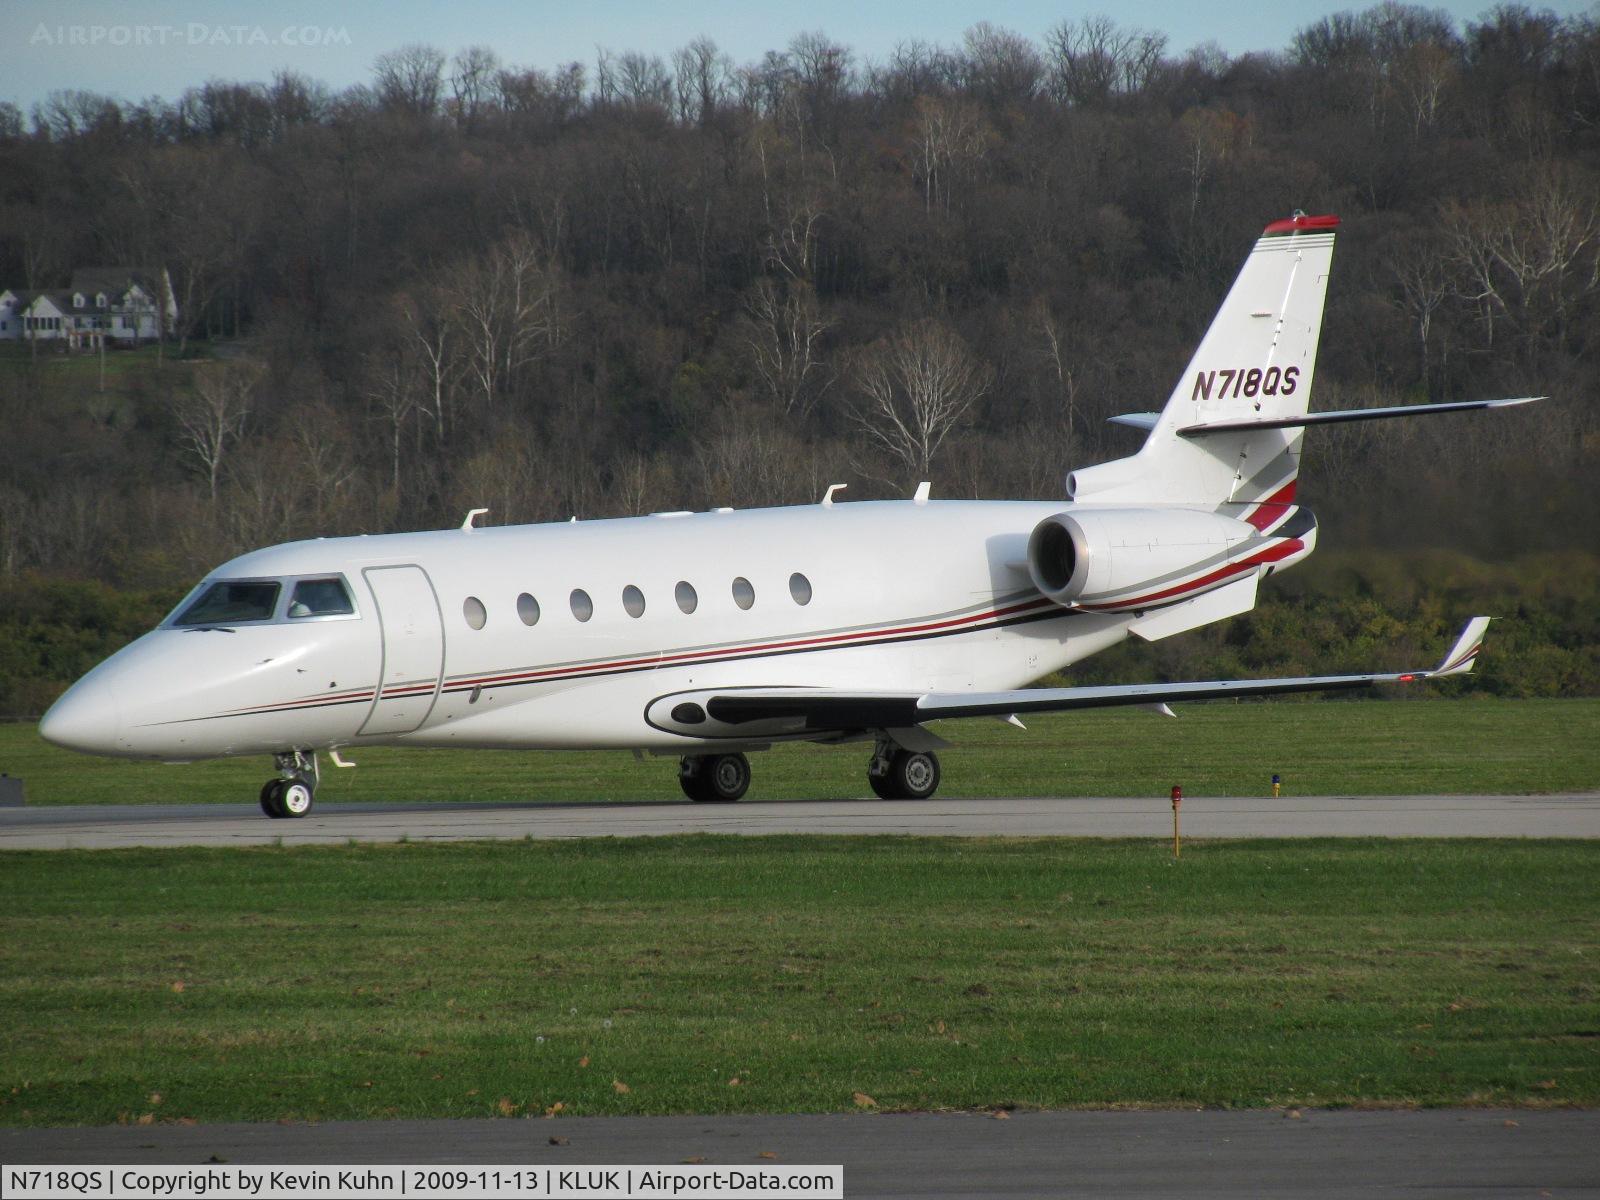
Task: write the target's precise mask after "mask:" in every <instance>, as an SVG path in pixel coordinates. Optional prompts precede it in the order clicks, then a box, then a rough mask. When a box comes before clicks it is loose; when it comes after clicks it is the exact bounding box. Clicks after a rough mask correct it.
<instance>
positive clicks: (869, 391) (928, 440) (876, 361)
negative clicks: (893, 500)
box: [850, 318, 994, 478]
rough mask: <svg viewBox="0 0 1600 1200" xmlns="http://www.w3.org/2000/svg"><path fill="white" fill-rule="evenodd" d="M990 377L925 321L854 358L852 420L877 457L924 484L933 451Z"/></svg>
mask: <svg viewBox="0 0 1600 1200" xmlns="http://www.w3.org/2000/svg"><path fill="white" fill-rule="evenodd" d="M993 377H994V372H993V370H992V369H991V368H990V367H989V366H988V365H986V364H984V363H981V362H979V361H978V360H977V359H976V358H974V357H973V355H972V352H971V351H970V350H968V349H967V344H966V342H964V341H963V340H962V338H961V335H960V334H958V333H956V332H955V331H954V330H953V329H951V328H950V327H949V326H947V325H945V324H944V323H943V322H940V321H937V320H933V319H927V318H925V319H923V320H919V321H916V322H913V323H912V324H910V325H908V326H906V327H904V328H903V329H901V331H900V332H899V333H896V334H895V335H893V336H892V337H889V338H884V339H880V340H879V341H877V342H874V343H873V344H872V345H871V346H869V347H868V348H867V350H866V351H864V352H863V353H862V354H861V355H860V357H859V358H857V360H856V363H855V371H854V384H855V391H856V403H854V404H853V405H852V406H851V408H850V416H851V419H852V421H853V422H854V424H855V425H856V427H857V428H858V429H860V430H861V431H862V432H863V433H864V434H866V435H867V437H868V439H869V440H870V441H871V442H872V443H874V444H876V445H877V446H878V448H879V449H880V450H883V451H885V452H887V453H888V454H889V455H890V457H892V458H894V459H896V460H898V461H899V462H900V463H901V465H902V466H904V467H905V468H906V469H907V470H908V471H911V472H913V473H914V474H916V475H917V476H918V477H919V478H925V477H926V476H927V473H928V468H929V467H930V466H931V465H932V463H933V459H934V457H935V455H937V454H938V452H939V447H940V446H942V445H943V444H944V441H945V439H946V438H947V437H949V436H950V434H951V432H952V431H953V430H955V429H956V428H958V427H959V426H960V425H961V424H962V422H964V421H965V420H966V419H967V415H968V413H969V411H970V410H971V408H972V405H973V403H974V402H975V401H976V400H977V399H978V398H979V397H980V396H982V395H983V394H984V393H985V392H987V391H988V390H989V384H990V382H991V380H992V379H993Z"/></svg>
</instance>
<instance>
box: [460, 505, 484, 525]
mask: <svg viewBox="0 0 1600 1200" xmlns="http://www.w3.org/2000/svg"><path fill="white" fill-rule="evenodd" d="M488 511H489V510H488V509H487V508H474V509H471V510H470V511H469V512H468V513H467V519H466V520H465V521H463V522H461V528H462V529H464V530H472V529H476V528H477V526H476V525H474V524H473V522H474V521H476V520H477V519H478V518H479V517H481V516H483V515H484V514H485V513H486V512H488Z"/></svg>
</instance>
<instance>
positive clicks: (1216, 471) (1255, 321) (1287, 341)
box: [40, 214, 1536, 817]
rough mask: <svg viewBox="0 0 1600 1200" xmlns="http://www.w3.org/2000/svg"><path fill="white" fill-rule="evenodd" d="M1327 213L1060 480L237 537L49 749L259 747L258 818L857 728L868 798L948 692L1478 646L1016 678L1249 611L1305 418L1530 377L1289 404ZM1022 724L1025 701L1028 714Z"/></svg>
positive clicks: (729, 779)
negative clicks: (380, 784) (1126, 430)
mask: <svg viewBox="0 0 1600 1200" xmlns="http://www.w3.org/2000/svg"><path fill="white" fill-rule="evenodd" d="M1337 224H1338V220H1337V218H1334V217H1307V216H1304V215H1303V214H1296V216H1294V217H1293V218H1290V219H1288V220H1282V221H1275V222H1273V223H1272V224H1271V225H1269V226H1267V228H1266V231H1265V233H1264V234H1263V235H1262V237H1261V238H1260V240H1258V241H1257V242H1256V244H1255V248H1254V249H1253V250H1252V251H1251V253H1250V256H1249V258H1248V259H1247V260H1246V262H1245V264H1244V268H1243V270H1242V271H1241V272H1240V274H1239V277H1238V279H1237V280H1236V281H1235V283H1234V285H1233V288H1232V290H1231V291H1230V292H1229V293H1228V296H1227V299H1226V300H1225V301H1224V302H1223V305H1222V308H1221V310H1220V311H1219V312H1218V314H1217V317H1216V320H1215V321H1214V322H1213V324H1212V326H1211V329H1210V331H1209V332H1208V333H1207V334H1206V336H1205V339H1204V340H1203V341H1202V342H1201V343H1200V348H1199V350H1198V351H1197V352H1196V353H1195V356H1194V360H1193V361H1192V362H1191V363H1190V365H1189V368H1188V370H1186V371H1185V372H1184V374H1183V377H1182V378H1181V379H1180V380H1179V382H1178V386H1177V388H1176V390H1174V392H1173V393H1172V397H1171V399H1170V400H1169V401H1168V402H1167V405H1166V407H1165V408H1164V409H1163V410H1162V411H1161V412H1160V413H1143V414H1136V415H1133V416H1128V417H1120V418H1116V419H1117V420H1119V421H1122V422H1123V423H1125V424H1129V425H1133V426H1136V427H1139V428H1142V429H1145V430H1147V431H1148V432H1147V437H1146V439H1145V442H1144V445H1143V447H1142V448H1141V449H1140V450H1139V452H1138V453H1137V454H1134V455H1132V456H1131V457H1128V458H1122V459H1118V460H1116V461H1114V462H1107V463H1103V464H1101V465H1098V466H1092V467H1087V468H1083V469H1079V470H1077V471H1074V472H1073V473H1072V474H1070V475H1069V476H1068V477H1067V487H1066V490H1067V499H1066V501H1065V502H1062V501H1052V502H1043V503H1041V502H1011V501H1005V502H1000V501H982V502H979V501H970V502H969V501H936V500H932V499H929V495H928V485H927V484H923V485H922V486H921V487H920V488H918V489H917V494H916V496H915V498H914V499H910V500H899V501H877V502H862V503H854V504H836V503H834V502H833V493H834V492H835V491H836V490H837V485H836V486H835V487H833V488H829V489H828V495H826V496H825V497H823V499H822V501H821V503H820V504H812V505H805V506H796V507H790V508H772V509H758V510H751V511H743V512H736V511H733V510H731V509H717V510H715V511H713V512H701V513H688V512H671V513H657V514H655V515H653V516H646V517H635V518H629V519H626V520H606V521H592V522H583V523H578V522H569V523H563V524H550V525H530V526H518V527H505V528H478V527H476V526H475V524H474V520H475V518H476V516H477V515H478V514H479V512H481V511H482V510H475V511H474V512H473V513H472V514H469V515H468V517H467V519H466V521H465V523H463V525H462V526H461V527H460V528H457V529H449V530H441V531H436V532H428V533H402V534H386V535H382V536H363V537H346V538H327V539H317V540H315V541H303V542H292V543H288V544H286V545H281V546H273V547H269V548H268V549H265V550H257V551H255V552H253V553H250V554H246V555H243V556H242V557H239V558H235V559H234V560H233V561H231V562H228V563H225V564H223V565H222V566H221V567H219V568H217V570H215V571H214V572H212V573H211V574H210V575H209V576H207V577H206V578H205V579H204V580H202V581H201V582H200V584H199V585H198V586H197V587H196V588H195V589H194V591H193V592H192V593H191V594H190V595H189V596H188V597H187V598H186V599H185V600H184V601H183V602H182V603H181V604H180V605H178V607H177V609H176V610H174V612H173V613H172V615H171V616H169V617H168V618H167V619H166V620H165V621H163V622H162V623H161V625H160V626H159V627H158V628H156V629H154V630H153V631H151V632H150V633H147V634H145V635H144V636H143V637H141V638H139V639H138V640H137V641H135V642H133V643H132V644H131V645H129V646H127V647H125V648H124V649H122V650H120V651H118V652H117V653H116V654H114V655H113V656H112V657H111V658H109V659H107V660H106V661H105V662H103V663H101V664H100V665H99V666H98V667H96V668H95V669H94V670H93V671H91V672H90V673H89V674H88V675H86V676H84V677H83V678H82V679H81V680H79V681H78V682H77V683H76V684H74V685H73V687H72V688H70V689H69V690H68V691H67V693H66V694H65V695H63V696H62V697H61V699H60V700H58V701H57V702H56V703H55V705H54V706H53V707H52V708H51V709H50V711H49V712H48V713H46V714H45V717H44V720H43V723H42V724H41V726H40V732H41V733H42V734H43V736H44V737H45V738H46V739H48V740H49V741H51V742H54V743H56V744H58V745H61V746H68V747H71V748H73V749H75V750H81V751H84V752H87V753H91V754H106V755H120V756H122V757H127V758H141V759H159V760H167V761H184V762H186V761H191V760H195V759H205V758H216V757H223V756H233V755H246V754H262V755H271V756H272V757H273V758H274V760H275V762H276V766H277V769H278V776H277V777H275V778H273V779H271V780H269V781H268V782H267V783H266V785H265V786H264V787H263V788H262V790H261V796H260V799H261V807H262V809H263V810H264V811H265V812H266V813H267V815H269V816H272V817H299V816H303V815H305V814H306V813H307V812H308V811H310V809H311V807H312V802H313V798H314V794H315V789H316V786H317V780H318V769H317V764H318V752H319V751H321V752H328V753H329V755H330V756H331V757H332V759H333V760H334V761H335V762H341V763H342V760H341V759H340V758H339V752H340V750H342V749H346V748H352V747H353V748H359V747H361V746H364V745H379V744H384V745H402V746H456V747H473V748H481V749H494V748H505V749H565V748H579V747H583V748H595V747H601V748H615V749H619V750H634V751H648V752H652V753H658V754H669V755H673V756H678V757H680V758H681V763H680V767H679V782H680V784H681V786H682V788H683V790H684V792H685V793H687V794H688V795H689V796H690V797H692V798H693V799H695V800H707V801H711V800H721V801H730V800H737V799H739V798H740V797H741V796H742V795H744V792H745V789H746V788H747V787H748V785H749V782H750V766H749V762H748V760H747V759H746V757H745V753H746V752H747V751H751V750H757V749H765V748H767V747H769V746H771V745H772V744H773V743H776V742H785V741H812V742H826V743H840V742H864V743H871V744H872V746H873V751H872V757H871V759H870V763H869V766H868V771H867V779H868V783H869V784H870V786H871V788H872V790H873V791H874V792H876V793H877V794H878V795H879V796H883V797H902V798H921V797H926V796H930V795H932V794H933V792H934V789H935V788H936V787H937V786H938V783H939V763H938V759H937V758H936V757H935V755H934V750H935V749H936V748H938V747H939V746H942V745H944V744H946V743H944V742H943V741H942V740H941V739H940V738H939V737H938V736H937V735H936V734H934V733H932V732H931V731H930V730H929V729H928V728H927V725H928V723H929V722H932V721H940V720H945V719H949V718H954V717H978V716H986V717H999V718H1010V719H1012V720H1013V721H1016V719H1017V717H1018V715H1019V714H1026V713H1030V712H1041V711H1050V710H1063V709H1077V708H1096V707H1103V706H1113V705H1130V704H1135V705H1144V706H1147V707H1151V708H1155V709H1158V710H1163V711H1164V710H1165V706H1166V705H1167V704H1168V703H1169V702H1171V701H1177V700H1199V699H1211V698H1217V697H1225V696H1259V695H1270V694H1275V693H1279V692H1298V691H1310V690H1321V689H1334V688H1352V687H1367V686H1370V685H1373V684H1378V683H1387V682H1405V681H1410V680H1423V679H1431V678H1440V677H1443V676H1447V675H1457V674H1460V673H1463V672H1466V671H1468V670H1470V669H1471V667H1472V663H1473V659H1474V656H1475V655H1476V654H1477V651H1478V646H1479V643H1480V642H1481V640H1482V637H1483V632H1484V628H1485V626H1486V625H1487V619H1486V618H1483V617H1477V618H1474V619H1472V620H1471V621H1470V622H1469V623H1468V624H1467V626H1466V629H1465V631H1464V632H1463V633H1462V635H1461V637H1460V639H1459V640H1458V641H1457V642H1456V644H1455V645H1454V646H1453V647H1452V648H1451V650H1450V652H1449V653H1448V654H1447V655H1446V656H1445V658H1444V660H1443V661H1442V662H1441V663H1440V664H1439V665H1438V666H1437V667H1434V668H1432V669H1430V670H1417V671H1410V672H1406V673H1403V674H1367V675H1343V676H1317V677H1308V678H1298V679H1259V680H1228V681H1215V682H1205V683H1165V684H1147V685H1137V686H1125V687H1076V688H1037V689H1030V688H1027V687H1026V686H1025V685H1027V684H1028V683H1029V682H1030V681H1032V680H1035V679H1038V678H1039V677H1041V676H1043V675H1047V674H1049V673H1050V672H1053V671H1058V670H1060V669H1062V668H1063V667H1067V666H1069V665H1071V664H1072V663H1075V662H1077V661H1079V660H1080V659H1082V658H1084V657H1086V656H1087V655H1090V654H1093V653H1095V652H1096V651H1099V650H1103V649H1105V648H1106V647H1108V646H1111V645H1114V644H1115V643H1117V642H1119V641H1121V640H1122V639H1123V638H1126V637H1128V636H1129V635H1130V634H1131V635H1133V636H1135V637H1139V638H1143V639H1147V640H1155V639H1157V638H1165V637H1170V636H1172V635H1173V634H1177V633H1182V632H1183V631H1185V630H1188V629H1193V628H1195V627H1197V626H1200V625H1205V624H1208V623H1210V622H1212V621H1218V620H1221V619H1223V618H1225V617H1230V616H1233V615H1235V614H1237V613H1242V612H1246V611H1248V610H1249V609H1251V608H1252V607H1253V606H1254V605H1255V600H1256V588H1257V586H1258V585H1259V584H1260V582H1261V580H1262V579H1264V578H1265V577H1266V576H1268V575H1271V574H1272V573H1273V572H1275V571H1281V570H1283V569H1284V568H1285V567H1288V566H1292V565H1293V564H1294V563H1296V562H1298V561H1300V560H1301V559H1302V558H1304V557H1305V556H1306V555H1308V554H1310V553H1311V551H1312V549H1313V547H1314V546H1315V545H1316V532H1317V526H1316V521H1315V519H1314V518H1313V516H1312V514H1311V513H1310V511H1309V510H1307V509H1305V508H1303V507H1301V506H1299V505H1297V504H1296V503H1295V481H1296V477H1297V475H1298V473H1299V465H1300V443H1301V438H1302V434H1303V432H1304V430H1305V428H1306V426H1309V425H1317V424H1326V423H1329V422H1334V421H1350V420H1372V419H1379V418H1387V417H1396V416H1411V415H1414V414H1432V413H1442V412H1453V411H1459V410H1462V409H1472V408H1492V407H1497V406H1501V405H1510V404H1521V403H1526V402H1527V400H1528V399H1536V397H1529V398H1526V399H1522V400H1491V401H1469V402H1462V403H1451V404H1428V405H1412V406H1407V407H1404V408H1398V409H1394V408H1390V409H1367V410H1362V411H1353V412H1335V413H1320V414H1315V415H1311V414H1308V413H1307V401H1308V399H1309V397H1310V394H1311V384H1312V372H1313V368H1314V365H1315V361H1316V351H1317V338H1318V334H1319V331H1320V328H1321V324H1322V307H1323V295H1324V291H1325V289H1326V285H1327V279H1328V269H1329V263H1330V261H1331V258H1332V254H1333V240H1334V227H1335V226H1336V225H1337ZM1018 723H1020V722H1018Z"/></svg>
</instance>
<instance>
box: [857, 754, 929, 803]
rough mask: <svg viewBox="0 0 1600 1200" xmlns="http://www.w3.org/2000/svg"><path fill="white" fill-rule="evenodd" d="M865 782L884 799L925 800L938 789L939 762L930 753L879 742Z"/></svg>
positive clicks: (868, 767)
mask: <svg viewBox="0 0 1600 1200" xmlns="http://www.w3.org/2000/svg"><path fill="white" fill-rule="evenodd" d="M867 783H868V785H869V786H870V787H871V788H872V790H873V792H874V793H875V794H876V795H877V796H878V797H879V798H880V799H883V800H926V799H927V798H928V797H929V796H931V795H933V793H934V792H935V791H937V790H938V787H939V759H938V757H937V756H936V755H935V754H934V753H933V752H932V751H931V750H906V749H903V748H901V747H900V746H896V745H895V744H894V743H893V742H879V743H878V745H877V747H876V749H874V750H873V752H872V762H871V763H869V764H868V766H867Z"/></svg>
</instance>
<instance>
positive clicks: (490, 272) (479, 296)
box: [441, 233, 562, 406]
mask: <svg viewBox="0 0 1600 1200" xmlns="http://www.w3.org/2000/svg"><path fill="white" fill-rule="evenodd" d="M441 299H442V301H443V303H444V304H445V305H447V306H448V309H449V311H450V312H451V314H452V320H453V321H454V323H455V325H456V326H457V328H458V329H459V331H460V338H461V342H462V345H463V348H464V351H465V370H466V371H467V373H468V375H469V376H470V377H471V378H472V380H473V381H474V383H475V384H476V385H477V390H478V392H479V394H480V395H481V396H482V398H483V401H484V403H485V404H486V405H490V406H492V405H493V404H494V403H495V401H496V399H497V397H498V396H499V395H500V394H501V393H502V392H503V391H505V390H508V389H510V388H512V387H514V386H515V383H516V379H517V375H518V373H519V371H520V370H521V368H522V367H523V366H524V365H525V364H527V363H529V362H531V361H533V360H534V359H535V358H536V357H538V355H539V353H540V352H541V351H542V350H543V349H546V348H549V347H552V346H555V345H558V344H559V342H560V340H561V337H562V325H561V309H560V296H559V280H558V273H557V270H556V268H555V267H554V265H553V264H550V263H548V262H547V261H546V258H545V255H544V253H543V250H542V249H541V248H540V247H539V246H538V245H537V244H536V243H535V242H534V241H533V239H531V238H529V237H527V236H526V235H524V234H521V233H518V234H514V235H512V236H511V237H509V238H507V239H506V240H505V241H504V242H501V243H500V244H499V245H497V246H495V247H494V248H493V249H491V250H490V251H489V252H488V253H487V254H486V255H483V256H482V257H479V258H476V259H472V260H469V261H468V262H466V263H463V264H461V265H460V266H459V267H457V269H456V270H455V271H454V272H453V274H452V275H451V276H450V277H449V278H448V280H447V281H446V283H445V286H444V288H443V289H442V295H441Z"/></svg>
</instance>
